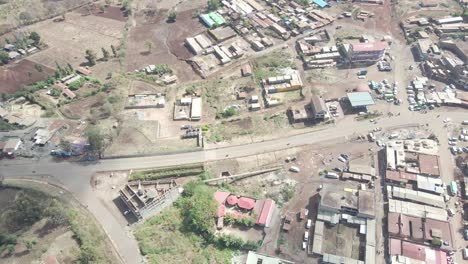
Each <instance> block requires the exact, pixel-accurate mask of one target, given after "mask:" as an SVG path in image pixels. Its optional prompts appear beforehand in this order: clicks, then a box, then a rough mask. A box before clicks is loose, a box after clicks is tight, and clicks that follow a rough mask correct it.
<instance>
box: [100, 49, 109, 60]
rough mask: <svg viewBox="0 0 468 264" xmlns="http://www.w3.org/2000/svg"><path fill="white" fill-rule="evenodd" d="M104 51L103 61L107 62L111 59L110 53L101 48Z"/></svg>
mask: <svg viewBox="0 0 468 264" xmlns="http://www.w3.org/2000/svg"><path fill="white" fill-rule="evenodd" d="M101 50H102V59H103V60H104V61H107V60H108V59H109V51H107V50H106V49H105V48H101Z"/></svg>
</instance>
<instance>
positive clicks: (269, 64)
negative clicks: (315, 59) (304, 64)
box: [252, 52, 294, 84]
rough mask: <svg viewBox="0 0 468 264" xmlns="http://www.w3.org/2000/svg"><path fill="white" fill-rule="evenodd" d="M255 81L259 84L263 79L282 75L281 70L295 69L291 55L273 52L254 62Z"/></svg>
mask: <svg viewBox="0 0 468 264" xmlns="http://www.w3.org/2000/svg"><path fill="white" fill-rule="evenodd" d="M252 64H253V68H254V71H253V72H254V79H255V82H256V83H257V84H260V83H261V82H262V79H265V78H268V77H273V76H276V75H278V74H281V70H282V69H285V68H292V67H294V63H293V61H292V60H291V57H290V55H288V54H286V53H283V52H273V53H270V54H268V55H265V56H263V57H260V58H258V59H256V60H254V61H253V63H252Z"/></svg>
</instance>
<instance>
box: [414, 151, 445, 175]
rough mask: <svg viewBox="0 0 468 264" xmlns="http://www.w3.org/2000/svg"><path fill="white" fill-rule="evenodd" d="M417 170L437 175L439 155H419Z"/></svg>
mask: <svg viewBox="0 0 468 264" xmlns="http://www.w3.org/2000/svg"><path fill="white" fill-rule="evenodd" d="M418 158H419V170H420V171H421V173H423V174H428V175H432V176H439V175H440V171H439V157H437V156H435V155H424V154H420V155H419V157H418Z"/></svg>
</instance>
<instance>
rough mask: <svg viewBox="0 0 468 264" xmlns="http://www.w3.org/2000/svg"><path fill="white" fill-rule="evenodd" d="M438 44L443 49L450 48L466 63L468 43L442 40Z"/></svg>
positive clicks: (467, 61)
mask: <svg viewBox="0 0 468 264" xmlns="http://www.w3.org/2000/svg"><path fill="white" fill-rule="evenodd" d="M439 45H440V47H441V48H443V49H447V50H450V51H451V52H453V53H454V54H455V55H457V57H458V58H459V59H460V60H462V61H463V63H465V64H468V43H467V42H466V41H461V40H443V41H440V42H439Z"/></svg>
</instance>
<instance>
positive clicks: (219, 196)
mask: <svg viewBox="0 0 468 264" xmlns="http://www.w3.org/2000/svg"><path fill="white" fill-rule="evenodd" d="M229 194H230V193H229V192H225V191H216V192H215V193H214V198H215V200H216V201H217V202H218V203H219V204H224V201H226V198H227V197H228V196H229Z"/></svg>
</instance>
